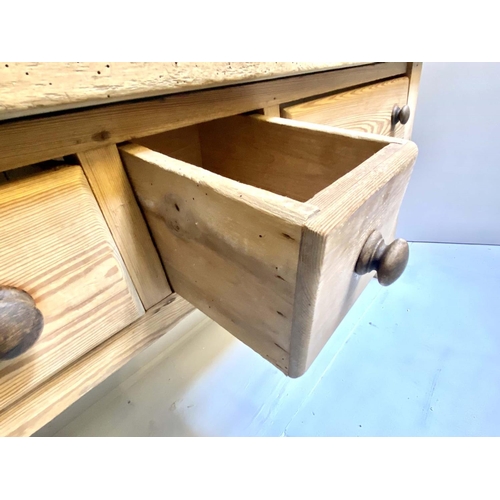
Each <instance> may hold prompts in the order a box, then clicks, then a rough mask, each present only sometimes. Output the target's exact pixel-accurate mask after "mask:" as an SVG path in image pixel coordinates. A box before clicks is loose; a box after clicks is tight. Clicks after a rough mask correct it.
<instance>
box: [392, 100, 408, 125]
mask: <svg viewBox="0 0 500 500" xmlns="http://www.w3.org/2000/svg"><path fill="white" fill-rule="evenodd" d="M409 119H410V106H408V104H405V105H404V106H403V107H402V108H400V107H399V106H398V105H397V104H395V105H394V108H392V116H391V122H392V126H393V127H395V126H396V125H397V124H398V123H401V124H402V125H404V124H405V123H408V120H409Z"/></svg>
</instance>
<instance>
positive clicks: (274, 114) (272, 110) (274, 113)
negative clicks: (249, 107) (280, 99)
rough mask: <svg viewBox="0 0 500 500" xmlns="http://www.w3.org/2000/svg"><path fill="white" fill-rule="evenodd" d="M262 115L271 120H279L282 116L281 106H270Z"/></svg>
mask: <svg viewBox="0 0 500 500" xmlns="http://www.w3.org/2000/svg"><path fill="white" fill-rule="evenodd" d="M262 114H263V115H264V116H267V117H269V118H279V117H280V116H281V110H280V106H279V104H276V105H275V106H268V107H267V108H264V109H263V110H262Z"/></svg>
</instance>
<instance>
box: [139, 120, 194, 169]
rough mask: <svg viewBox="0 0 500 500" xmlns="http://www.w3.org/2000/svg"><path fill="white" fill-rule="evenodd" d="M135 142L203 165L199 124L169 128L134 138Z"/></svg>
mask: <svg viewBox="0 0 500 500" xmlns="http://www.w3.org/2000/svg"><path fill="white" fill-rule="evenodd" d="M134 143H135V144H140V145H141V146H144V147H146V148H149V149H152V150H153V151H158V152H159V153H162V154H164V155H167V156H170V157H172V158H175V159H176V160H181V161H185V162H186V163H191V165H196V166H197V167H201V166H202V158H201V146H200V136H199V132H198V125H192V126H190V127H183V128H178V129H175V130H169V131H168V132H163V133H161V134H155V135H150V136H148V137H141V138H139V139H134Z"/></svg>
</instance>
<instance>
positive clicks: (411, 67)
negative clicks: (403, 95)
mask: <svg viewBox="0 0 500 500" xmlns="http://www.w3.org/2000/svg"><path fill="white" fill-rule="evenodd" d="M422 65H423V63H421V62H413V63H408V76H409V78H410V85H409V88H408V106H410V113H411V114H410V121H409V122H408V123H407V124H406V125H405V136H404V138H405V139H410V138H411V134H412V131H413V123H414V121H415V113H416V109H417V98H418V89H419V85H420V76H421V74H422Z"/></svg>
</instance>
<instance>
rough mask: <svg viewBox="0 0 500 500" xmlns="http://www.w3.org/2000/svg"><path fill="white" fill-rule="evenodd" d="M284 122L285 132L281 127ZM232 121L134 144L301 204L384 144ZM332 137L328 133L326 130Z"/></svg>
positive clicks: (257, 119)
mask: <svg viewBox="0 0 500 500" xmlns="http://www.w3.org/2000/svg"><path fill="white" fill-rule="evenodd" d="M283 121H285V122H287V126H282V125H281V123H282V122H283ZM293 123H294V122H293V121H291V120H283V119H279V118H278V119H275V118H265V117H261V116H257V115H255V116H251V117H248V116H233V117H230V118H223V119H220V120H214V121H211V122H206V123H202V124H198V125H194V126H191V127H186V128H182V129H178V130H173V131H170V132H165V133H162V134H158V135H155V136H150V137H146V138H141V139H136V140H134V142H135V143H136V144H141V145H143V146H145V147H148V148H149V149H152V150H154V151H157V152H159V153H163V154H165V155H167V156H170V157H172V158H175V159H177V160H182V161H185V162H187V163H190V164H192V165H196V166H198V167H202V168H204V169H205V170H208V171H210V172H213V173H216V174H219V175H222V176H224V177H226V178H228V179H232V180H234V181H237V182H241V183H243V184H247V185H250V186H254V187H257V188H261V189H265V190H266V191H270V192H272V193H275V194H278V195H281V196H286V197H288V198H292V199H294V200H297V201H300V202H305V201H308V200H310V199H311V198H313V197H314V196H315V195H316V194H317V193H318V192H320V191H322V190H323V189H324V188H326V187H327V186H329V185H331V184H332V183H333V182H335V181H336V180H338V179H340V178H341V177H343V176H344V175H345V174H347V173H348V172H350V171H352V170H353V169H354V168H356V167H357V166H358V165H360V164H361V163H363V162H364V161H365V160H367V159H368V158H370V157H371V156H373V155H374V154H375V153H376V152H378V151H380V149H382V148H383V147H384V146H386V145H387V142H385V141H384V140H383V138H381V140H380V141H377V140H373V139H370V140H363V138H362V137H359V138H358V137H353V136H352V135H343V134H342V131H341V130H339V131H337V132H338V133H326V134H325V133H321V134H318V128H321V127H318V126H317V125H316V126H314V127H311V128H310V129H308V128H307V124H304V123H301V124H300V127H294V126H293ZM326 130H328V131H329V132H331V131H332V130H334V129H332V128H327V129H326Z"/></svg>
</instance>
